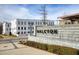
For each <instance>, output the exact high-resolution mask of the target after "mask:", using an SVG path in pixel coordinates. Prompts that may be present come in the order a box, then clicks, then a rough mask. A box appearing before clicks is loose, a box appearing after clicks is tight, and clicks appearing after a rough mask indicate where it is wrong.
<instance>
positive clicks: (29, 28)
mask: <svg viewBox="0 0 79 59" xmlns="http://www.w3.org/2000/svg"><path fill="white" fill-rule="evenodd" d="M45 22H46V25H47V26H53V25H54V22H53V20H46V21H45ZM42 25H44V24H43V20H34V19H15V20H12V21H11V33H12V34H14V35H17V36H28V35H33V34H34V30H35V26H42Z"/></svg>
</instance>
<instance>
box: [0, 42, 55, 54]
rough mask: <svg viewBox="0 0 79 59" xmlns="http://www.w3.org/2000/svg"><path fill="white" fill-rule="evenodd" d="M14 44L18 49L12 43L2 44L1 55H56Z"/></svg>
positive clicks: (0, 47) (0, 46)
mask: <svg viewBox="0 0 79 59" xmlns="http://www.w3.org/2000/svg"><path fill="white" fill-rule="evenodd" d="M14 44H15V45H16V46H17V48H15V47H14V45H13V44H12V43H2V44H0V55H55V54H53V53H49V52H47V51H44V50H40V49H36V48H33V47H29V46H25V45H22V44H18V43H17V42H16V43H14Z"/></svg>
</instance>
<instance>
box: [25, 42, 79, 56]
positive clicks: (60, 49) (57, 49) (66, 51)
mask: <svg viewBox="0 0 79 59" xmlns="http://www.w3.org/2000/svg"><path fill="white" fill-rule="evenodd" d="M24 44H25V45H28V46H31V47H35V48H38V49H42V50H46V51H48V52H51V53H55V54H59V55H79V50H78V49H74V48H70V47H64V46H58V45H48V44H43V43H38V42H33V41H27V43H24Z"/></svg>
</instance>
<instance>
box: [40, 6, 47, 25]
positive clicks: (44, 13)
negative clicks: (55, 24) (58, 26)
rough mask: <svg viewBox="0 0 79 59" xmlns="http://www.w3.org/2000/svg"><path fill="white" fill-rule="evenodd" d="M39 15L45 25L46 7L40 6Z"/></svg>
mask: <svg viewBox="0 0 79 59" xmlns="http://www.w3.org/2000/svg"><path fill="white" fill-rule="evenodd" d="M40 14H41V15H42V17H43V19H42V20H43V24H44V25H46V20H47V10H46V5H45V4H44V5H42V6H41V9H40Z"/></svg>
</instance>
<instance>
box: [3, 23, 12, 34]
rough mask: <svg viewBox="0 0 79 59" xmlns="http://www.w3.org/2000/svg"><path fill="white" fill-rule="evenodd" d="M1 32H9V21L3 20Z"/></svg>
mask: <svg viewBox="0 0 79 59" xmlns="http://www.w3.org/2000/svg"><path fill="white" fill-rule="evenodd" d="M2 34H8V35H9V34H11V23H8V22H3V32H2Z"/></svg>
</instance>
